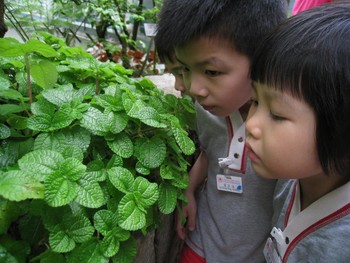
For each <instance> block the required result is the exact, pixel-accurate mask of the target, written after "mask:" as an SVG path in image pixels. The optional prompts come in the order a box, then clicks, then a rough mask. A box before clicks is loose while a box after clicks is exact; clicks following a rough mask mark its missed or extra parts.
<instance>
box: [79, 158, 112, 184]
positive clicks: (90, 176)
mask: <svg viewBox="0 0 350 263" xmlns="http://www.w3.org/2000/svg"><path fill="white" fill-rule="evenodd" d="M104 166H105V165H104V163H103V161H101V160H94V161H92V162H90V163H88V165H87V167H86V175H85V176H84V178H85V177H87V180H89V181H91V182H103V181H105V180H106V178H107V171H106V170H105V167H104Z"/></svg>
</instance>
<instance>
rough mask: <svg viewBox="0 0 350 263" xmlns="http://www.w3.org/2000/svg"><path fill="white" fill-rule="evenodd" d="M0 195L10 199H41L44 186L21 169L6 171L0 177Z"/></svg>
mask: <svg viewBox="0 0 350 263" xmlns="http://www.w3.org/2000/svg"><path fill="white" fill-rule="evenodd" d="M0 195H2V196H3V197H5V198H6V199H8V200H11V201H17V202H19V201H22V200H26V199H43V198H44V186H43V185H42V184H41V183H40V182H38V181H37V180H35V179H33V178H31V177H29V176H27V175H26V174H25V173H23V172H22V171H16V170H13V171H8V172H5V173H3V174H1V177H0Z"/></svg>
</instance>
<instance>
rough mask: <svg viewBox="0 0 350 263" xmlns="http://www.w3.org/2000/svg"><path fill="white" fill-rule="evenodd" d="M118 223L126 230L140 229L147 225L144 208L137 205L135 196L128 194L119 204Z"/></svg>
mask: <svg viewBox="0 0 350 263" xmlns="http://www.w3.org/2000/svg"><path fill="white" fill-rule="evenodd" d="M118 224H119V225H120V227H121V228H123V229H125V230H130V231H134V230H138V229H141V228H143V227H144V226H145V225H146V215H145V213H144V209H140V208H139V207H138V206H137V202H136V200H135V196H134V194H132V193H129V194H126V195H125V196H124V197H123V198H122V200H120V203H119V205H118Z"/></svg>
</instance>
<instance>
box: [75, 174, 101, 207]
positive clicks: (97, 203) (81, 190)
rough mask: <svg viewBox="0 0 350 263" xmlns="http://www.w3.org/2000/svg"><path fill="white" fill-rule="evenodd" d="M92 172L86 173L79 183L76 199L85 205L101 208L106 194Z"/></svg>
mask: <svg viewBox="0 0 350 263" xmlns="http://www.w3.org/2000/svg"><path fill="white" fill-rule="evenodd" d="M95 180H96V179H95V178H93V177H92V176H91V174H85V175H84V176H83V178H81V179H80V180H79V181H78V182H77V183H78V194H77V196H76V198H75V201H76V202H78V203H79V204H81V205H82V206H84V207H88V208H99V207H101V206H102V205H104V203H105V195H104V193H103V191H102V188H101V187H100V185H99V184H98V183H97V182H96V181H95Z"/></svg>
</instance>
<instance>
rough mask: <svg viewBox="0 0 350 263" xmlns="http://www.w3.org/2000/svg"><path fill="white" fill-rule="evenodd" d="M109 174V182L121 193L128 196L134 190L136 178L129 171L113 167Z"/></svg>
mask: <svg viewBox="0 0 350 263" xmlns="http://www.w3.org/2000/svg"><path fill="white" fill-rule="evenodd" d="M107 173H108V178H109V180H110V181H111V183H112V184H113V185H114V187H115V188H117V189H118V190H119V191H121V192H123V193H125V194H127V193H129V192H130V191H131V190H132V186H133V182H134V176H133V174H132V173H131V172H130V171H129V170H128V169H126V168H123V167H113V168H111V169H109V170H108V171H107Z"/></svg>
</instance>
